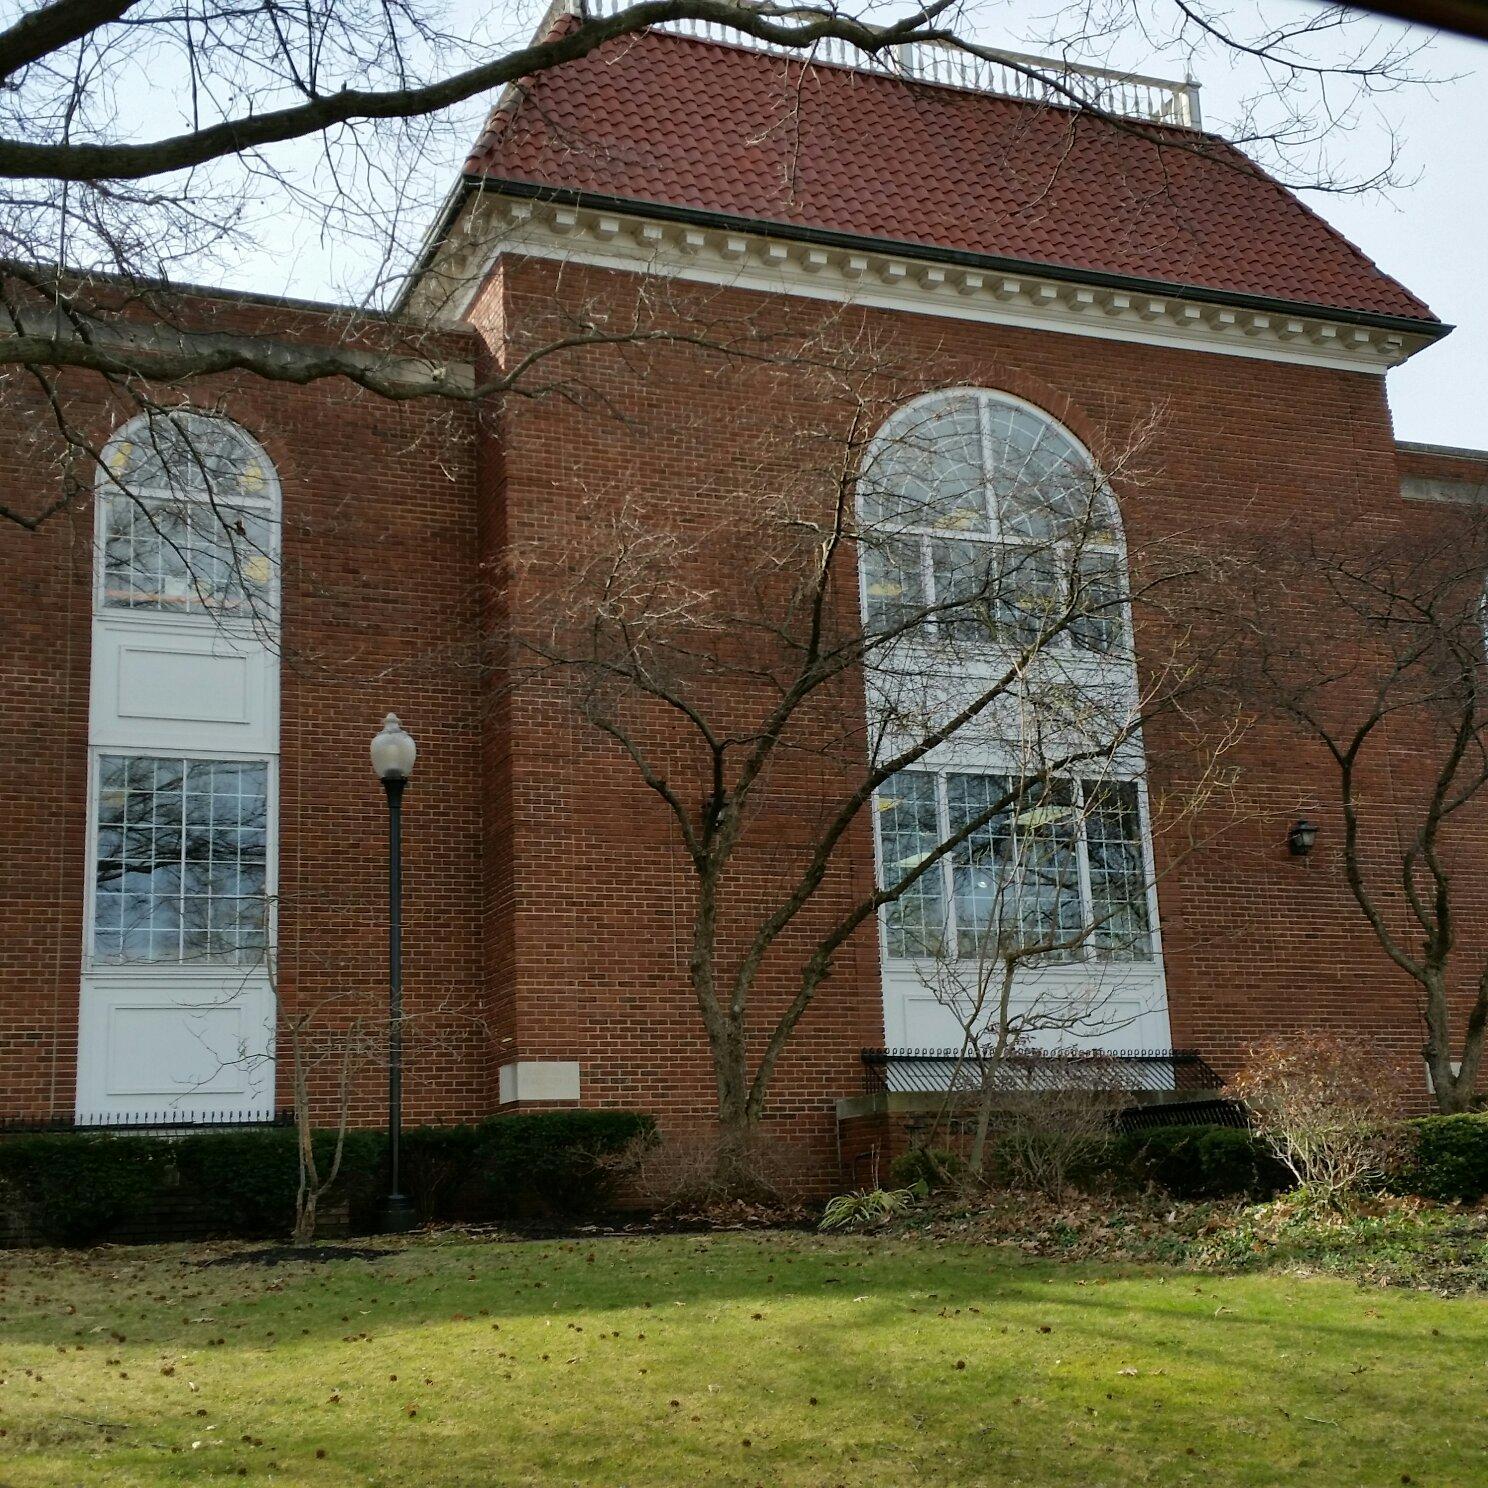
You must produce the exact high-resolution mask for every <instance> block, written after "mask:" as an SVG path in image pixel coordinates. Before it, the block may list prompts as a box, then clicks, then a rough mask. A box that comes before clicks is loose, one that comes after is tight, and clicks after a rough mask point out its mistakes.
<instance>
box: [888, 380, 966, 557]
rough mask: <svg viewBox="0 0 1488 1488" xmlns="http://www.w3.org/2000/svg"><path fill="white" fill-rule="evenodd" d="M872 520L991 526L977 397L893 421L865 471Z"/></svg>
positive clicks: (958, 528) (962, 529) (963, 528)
mask: <svg viewBox="0 0 1488 1488" xmlns="http://www.w3.org/2000/svg"><path fill="white" fill-rule="evenodd" d="M863 480H864V491H863V496H864V515H865V516H866V518H867V519H868V520H869V521H870V522H889V523H893V524H894V525H896V526H906V527H931V528H938V529H942V530H943V529H947V528H949V529H952V530H955V531H960V532H965V531H973V532H986V531H987V530H988V515H987V495H986V484H987V483H986V474H985V471H984V470H983V468H982V440H981V429H980V424H979V419H978V414H977V405H976V403H975V402H974V401H972V400H971V399H959V400H957V401H955V402H951V403H936V404H934V405H933V406H931V407H930V408H917V409H912V410H910V412H909V413H907V414H905V415H902V416H901V417H900V418H898V419H896V420H895V421H893V422H892V423H891V424H890V425H889V426H888V428H887V429H886V430H885V431H884V435H883V437H882V439H881V441H880V442H879V444H878V446H877V447H876V448H875V450H874V453H873V458H872V461H871V463H870V464H869V466H868V468H867V470H866V471H865V472H864V477H863Z"/></svg>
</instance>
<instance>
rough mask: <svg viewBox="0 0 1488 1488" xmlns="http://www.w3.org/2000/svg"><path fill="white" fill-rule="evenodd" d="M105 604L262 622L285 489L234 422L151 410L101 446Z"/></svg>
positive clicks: (270, 594) (269, 601)
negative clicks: (281, 491)
mask: <svg viewBox="0 0 1488 1488" xmlns="http://www.w3.org/2000/svg"><path fill="white" fill-rule="evenodd" d="M98 489H99V496H100V508H99V509H100V516H101V519H102V543H101V547H102V563H101V574H100V585H99V605H100V608H105V609H132V610H152V611H156V612H158V613H164V614H178V615H188V614H210V615H216V616H218V617H219V618H227V617H232V616H235V615H250V614H251V615H254V616H256V617H258V618H263V616H264V615H265V613H266V612H267V611H268V610H269V609H270V607H271V605H272V598H273V581H274V570H275V555H276V552H277V541H276V539H277V531H276V526H277V515H278V504H279V485H278V481H277V479H276V478H275V475H274V467H273V465H272V464H271V462H270V461H269V459H268V456H267V455H265V454H264V452H263V450H262V449H260V448H259V446H258V444H257V443H256V441H254V440H253V439H252V438H251V437H250V436H249V435H248V434H247V433H246V432H245V431H244V430H243V429H241V428H239V427H238V425H237V424H235V423H233V422H232V421H231V420H229V419H225V418H220V417H217V416H215V415H211V414H205V413H198V412H190V411H185V410H177V411H174V412H171V413H167V414H154V415H150V414H145V415H141V416H140V417H139V418H136V419H133V420H132V421H131V422H130V423H128V424H126V425H125V426H124V427H123V428H122V429H120V430H119V431H118V432H117V433H116V434H115V435H114V437H113V438H112V439H110V440H109V442H108V445H107V446H106V447H105V449H104V451H103V459H102V464H101V469H100V471H99V480H98Z"/></svg>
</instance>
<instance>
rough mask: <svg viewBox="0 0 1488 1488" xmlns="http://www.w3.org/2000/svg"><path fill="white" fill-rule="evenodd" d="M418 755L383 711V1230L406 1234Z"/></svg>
mask: <svg viewBox="0 0 1488 1488" xmlns="http://www.w3.org/2000/svg"><path fill="white" fill-rule="evenodd" d="M417 757H418V749H417V747H416V746H415V745H414V742H413V735H412V734H410V733H408V732H407V731H406V730H405V729H404V727H403V725H402V724H401V723H399V722H398V715H397V714H396V713H389V714H388V716H387V718H386V719H385V720H384V722H383V725H382V732H381V733H380V734H378V735H377V737H376V738H374V739H373V740H372V768H373V769H374V770H376V771H377V778H378V779H379V780H380V781H382V788H383V790H384V791H386V792H387V803H388V1196H387V1199H386V1200H385V1201H384V1203H383V1206H382V1227H383V1229H384V1230H389V1231H401V1230H411V1229H412V1228H413V1226H414V1213H413V1204H412V1203H411V1202H410V1201H409V1198H408V1195H407V1194H405V1193H404V1192H403V1190H402V1187H401V1183H400V1173H399V1165H398V1158H399V1152H398V1148H399V1143H400V1140H401V1138H402V1135H403V787H404V786H405V785H407V784H408V777H409V776H410V775H411V774H412V773H413V762H414V760H415V759H416V758H417Z"/></svg>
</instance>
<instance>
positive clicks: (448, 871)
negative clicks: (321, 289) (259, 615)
mask: <svg viewBox="0 0 1488 1488" xmlns="http://www.w3.org/2000/svg"><path fill="white" fill-rule="evenodd" d="M183 308H184V310H185V311H186V313H187V314H189V315H190V316H192V317H195V318H196V319H197V320H198V323H200V324H203V325H208V324H209V325H211V326H213V327H214V328H232V327H237V326H246V327H249V328H264V327H267V328H269V329H271V330H272V331H273V332H274V333H275V334H280V335H284V334H286V333H287V334H291V335H296V336H300V337H304V338H306V339H310V340H314V339H318V338H335V337H337V336H338V334H339V326H338V324H337V320H336V318H334V317H332V316H330V315H325V316H316V315H314V314H312V313H310V312H290V311H285V310H276V309H273V308H271V307H264V306H258V305H254V304H248V303H242V302H234V301H219V302H213V301H206V302H194V303H191V302H188V303H187V304H186V305H185V306H184V307H183ZM444 349H445V350H447V351H450V352H453V353H457V354H459V355H463V356H464V357H466V358H468V357H469V356H470V355H471V354H472V353H473V351H474V348H473V346H471V345H469V344H468V343H466V342H465V341H464V340H463V338H460V337H451V338H448V341H447V344H446V345H445V347H444ZM64 395H65V397H66V398H67V399H68V400H69V402H70V405H71V412H72V417H73V418H74V419H75V420H76V421H77V423H78V425H79V426H80V427H82V428H84V429H85V430H86V432H87V434H88V436H89V437H90V438H92V439H96V440H97V441H99V442H101V441H102V440H103V439H104V438H106V437H107V434H108V433H109V431H110V430H111V429H112V428H113V427H115V426H116V425H117V424H118V423H119V422H122V420H123V419H125V418H127V417H129V416H130V415H131V414H132V413H133V412H135V411H136V410H135V409H134V408H133V407H132V406H129V405H128V404H127V403H126V402H125V401H124V400H122V399H119V398H116V397H114V396H112V395H111V394H110V393H109V391H108V389H107V388H105V387H104V386H103V385H102V384H101V383H100V382H97V381H95V380H93V379H91V378H86V377H78V378H75V379H73V380H72V381H70V382H67V383H65V384H64ZM160 396H161V398H162V401H165V402H174V401H176V399H177V397H178V395H177V394H175V393H173V392H171V391H170V390H161V393H160ZM190 396H191V400H192V401H194V402H196V403H198V404H201V405H210V406H214V407H217V408H220V410H221V411H223V412H225V413H227V414H229V415H230V416H231V417H233V418H235V419H237V420H238V421H239V422H240V423H241V424H242V425H243V426H244V427H245V428H246V429H248V430H249V432H250V433H252V434H253V435H254V436H255V437H257V438H258V439H259V440H260V441H261V442H262V443H263V445H264V446H265V447H266V449H267V450H268V452H269V454H270V456H271V457H272V459H273V460H274V462H275V464H276V466H277V468H278V473H279V477H280V481H281V483H282V486H283V491H284V509H283V520H284V526H283V559H284V596H283V614H284V620H283V663H282V679H281V720H282V721H281V736H280V744H281V755H280V828H281V830H280V859H279V861H280V943H281V968H280V982H281V987H282V990H283V993H284V996H285V1000H286V1005H288V1006H298V1007H301V1008H306V1007H314V1008H315V1009H317V1014H316V1018H317V1025H318V1026H334V1025H335V1024H337V1023H338V1022H340V1023H344V1022H345V1021H346V1020H347V1019H348V1018H351V1017H356V1016H363V1015H365V1013H366V1012H367V1011H369V1010H371V1011H373V1012H374V1013H375V1011H376V1009H377V1008H378V1007H379V1006H380V1005H384V1004H383V999H384V996H385V994H384V991H383V989H384V988H385V986H386V967H387V949H386V888H385V863H386V837H385V831H386V828H385V821H386V812H385V807H384V804H383V799H382V792H381V790H380V788H379V787H378V784H377V782H376V779H375V777H374V776H373V774H372V772H371V765H370V762H369V760H368V756H367V746H368V742H369V741H370V739H371V736H372V735H373V734H374V733H375V732H376V731H377V729H378V728H379V727H380V725H381V720H382V716H383V714H384V713H385V712H387V711H388V710H390V709H391V710H395V711H397V712H398V713H399V714H401V715H402V717H403V719H404V721H405V722H406V723H407V725H408V727H409V728H410V729H411V730H413V731H414V733H415V734H416V736H417V738H418V742H419V750H420V755H419V768H418V773H417V777H416V779H415V780H414V782H413V783H412V784H411V785H410V787H409V789H408V792H407V796H406V802H405V854H406V856H405V883H406V890H405V893H406V898H405V915H406V929H405V964H406V968H407V969H406V997H407V1003H408V1009H409V1013H410V1017H411V1019H412V1023H413V1026H412V1028H411V1030H410V1042H411V1043H412V1044H413V1046H414V1048H415V1049H417V1048H418V1047H419V1045H420V1042H421V1040H424V1041H427V1040H429V1039H432V1040H434V1042H435V1043H436V1044H437V1048H435V1049H433V1050H430V1051H429V1052H428V1057H424V1058H414V1059H411V1060H410V1069H409V1074H408V1079H407V1089H408V1113H409V1119H411V1120H415V1121H418V1120H430V1119H435V1118H450V1117H463V1116H469V1115H473V1114H477V1113H479V1112H483V1111H485V1110H486V1109H487V1108H488V1104H489V1102H488V1097H487V1089H486V1069H487V1066H488V1064H489V1058H488V1055H487V1052H486V1044H487V1034H486V1031H485V1026H484V1017H483V1015H484V1009H483V1008H482V1006H481V995H482V984H481V975H480V967H481V950H480V926H481V877H480V874H481V863H482V844H481V827H482V812H481V783H480V749H481V697H480V690H479V686H478V683H477V681H476V678H477V677H478V675H479V674H478V669H477V668H476V666H475V665H474V662H475V659H476V654H477V649H478V646H477V643H478V637H479V623H478V622H479V603H480V594H481V585H480V572H479V568H478V550H477V512H476V485H475V480H474V470H475V442H474V432H475V431H474V421H473V419H472V417H471V416H470V415H469V413H468V412H467V411H465V410H462V409H459V408H458V407H455V408H451V407H446V406H443V405H439V404H435V403H427V402H408V403H396V402H389V401H385V400H383V399H380V398H376V397H373V396H371V395H369V394H364V393H361V392H359V391H357V390H355V389H353V388H350V387H348V386H347V385H345V384H338V383H333V382H323V383H317V384H315V385H313V386H311V387H305V388H299V387H291V386H286V385H275V384H268V383H264V382H259V381H256V380H253V379H250V378H242V379H236V378H218V379H212V380H211V381H210V382H206V383H199V384H197V385H194V386H193V387H192V388H191V392H190ZM0 420H3V424H4V430H5V433H4V454H3V455H0V486H3V493H0V501H3V502H4V503H5V504H6V505H7V506H12V507H14V508H16V509H18V510H20V511H23V512H25V511H29V510H34V509H35V507H36V506H37V505H38V504H39V503H40V502H41V501H42V500H44V499H46V498H47V497H48V496H49V495H50V494H52V493H54V492H57V491H60V490H61V479H62V476H61V468H60V467H59V465H58V464H57V460H58V455H59V451H58V447H57V443H56V440H55V437H54V435H52V433H51V424H50V420H49V417H48V413H47V410H46V408H45V406H44V405H43V404H42V402H41V400H40V399H39V398H38V397H37V396H36V395H35V394H34V392H33V391H32V389H31V386H30V384H29V383H27V382H26V381H25V380H23V379H20V378H14V377H13V378H12V379H11V381H10V383H9V384H8V385H7V386H6V388H5V390H4V394H3V399H0ZM77 468H78V469H79V471H80V473H81V478H82V480H83V482H84V483H85V485H87V484H88V483H90V482H91V478H92V473H91V471H89V470H86V469H84V468H82V467H81V466H79V467H77ZM90 534H91V513H90V510H89V503H88V502H87V500H86V499H85V498H84V499H81V500H80V501H79V503H78V505H77V506H76V508H75V509H74V510H71V511H68V512H64V513H63V514H61V515H59V516H57V517H54V518H53V519H51V520H50V521H48V522H47V523H46V524H45V525H44V526H43V527H42V528H41V529H40V530H39V531H37V532H35V533H27V532H24V531H22V530H20V529H19V528H17V527H15V526H13V525H6V526H4V527H0V545H3V559H4V569H5V573H6V577H7V583H6V585H5V590H4V601H3V603H4V607H5V619H4V634H5V636H6V646H5V648H4V654H3V657H0V698H3V703H4V709H5V714H6V717H7V720H8V722H7V737H8V738H9V739H10V740H11V741H12V742H11V749H12V763H11V768H10V769H8V770H7V772H6V778H5V780H4V783H3V785H0V795H3V809H4V815H3V829H0V830H3V841H4V848H3V851H0V1115H8V1114H26V1115H43V1114H47V1115H50V1114H70V1112H71V1110H72V1107H73V1099H74V1090H73V1080H74V1073H75V1071H74V1060H75V1050H76V1039H77V1007H78V983H79V974H80V958H81V948H82V936H83V926H82V909H83V887H84V886H83V873H84V849H85V843H84V815H85V800H86V791H87V741H88V696H87V694H88V668H89V645H90V625H91V591H90V565H89V549H90V542H91V536H90ZM280 1054H281V1058H280V1061H279V1089H278V1092H277V1098H278V1101H279V1103H280V1104H281V1105H287V1104H288V1103H289V1101H290V1098H291V1097H290V1086H289V1061H288V1057H287V1050H286V1049H285V1048H283V1047H282V1046H281V1049H280ZM329 1073H330V1072H329V1070H327V1071H325V1072H324V1074H325V1077H326V1078H324V1079H322V1080H320V1081H318V1085H319V1089H320V1093H321V1094H322V1095H323V1096H324V1098H325V1100H326V1101H327V1102H329V1100H330V1092H331V1088H332V1086H331V1083H330V1080H329ZM384 1088H385V1075H384V1074H383V1073H382V1071H381V1070H380V1069H371V1068H369V1069H368V1070H367V1071H366V1072H365V1073H364V1074H363V1076H362V1078H361V1079H360V1080H359V1081H358V1086H357V1113H358V1116H359V1118H361V1119H368V1120H370V1119H377V1118H378V1116H379V1113H380V1111H381V1110H383V1109H385V1106H384V1104H383V1102H384V1099H385V1097H384V1095H383V1090H384ZM323 1111H324V1112H325V1113H327V1114H328V1112H329V1105H327V1106H325V1107H323Z"/></svg>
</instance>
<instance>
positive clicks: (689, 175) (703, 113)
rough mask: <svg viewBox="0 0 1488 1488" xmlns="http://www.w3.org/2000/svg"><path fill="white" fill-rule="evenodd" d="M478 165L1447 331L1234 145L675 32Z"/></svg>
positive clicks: (554, 92)
mask: <svg viewBox="0 0 1488 1488" xmlns="http://www.w3.org/2000/svg"><path fill="white" fill-rule="evenodd" d="M560 24H572V22H562V23H560ZM466 172H467V175H468V176H476V177H481V178H484V179H485V180H487V181H490V182H491V183H492V184H496V183H502V182H510V183H518V184H520V185H521V186H523V187H526V188H532V187H537V188H547V189H550V190H552V191H554V192H555V193H558V192H561V193H571V194H572V193H577V194H581V195H590V196H594V197H603V198H607V199H611V200H615V201H622V202H628V203H633V204H636V206H637V209H639V208H640V207H641V206H643V205H644V204H648V203H649V204H654V205H657V206H665V207H668V208H671V209H673V210H674V211H675V210H678V209H680V210H682V211H689V210H690V211H696V212H698V213H700V214H710V215H713V216H724V217H729V218H736V219H739V220H740V221H748V222H755V223H759V224H769V225H771V226H772V227H773V228H774V229H775V230H778V231H779V232H781V233H782V234H783V235H787V236H788V235H789V234H790V231H791V230H792V229H795V230H798V231H799V230H808V231H829V232H836V233H842V234H849V235H852V236H854V237H861V238H865V239H876V240H882V241H886V242H894V243H901V244H913V245H918V246H920V247H923V248H925V249H929V250H935V249H939V250H944V251H946V252H949V253H961V254H975V255H984V256H986V257H988V258H995V259H998V260H1003V261H1012V262H1017V263H1022V264H1028V265H1037V266H1042V267H1047V268H1050V269H1060V270H1064V271H1072V272H1089V273H1092V274H1097V275H1104V276H1114V277H1119V278H1121V279H1126V280H1132V281H1140V282H1142V283H1151V284H1155V285H1161V286H1163V287H1164V288H1167V289H1172V288H1174V287H1186V288H1192V289H1195V290H1203V291H1207V292H1209V293H1210V294H1215V293H1220V294H1223V293H1230V294H1235V295H1239V296H1246V297H1251V298H1255V299H1263V300H1267V301H1274V302H1278V303H1282V304H1288V305H1297V306H1312V307H1321V308H1324V309H1330V310H1335V311H1339V312H1342V313H1344V314H1355V315H1369V316H1385V317H1392V318H1396V319H1400V320H1407V321H1416V322H1420V323H1422V329H1423V330H1426V329H1428V328H1429V327H1433V326H1437V325H1439V324H1440V323H1439V322H1438V321H1437V320H1436V317H1435V316H1434V315H1433V314H1432V313H1431V311H1430V309H1428V307H1427V306H1426V305H1425V304H1424V303H1423V302H1422V301H1421V300H1419V299H1417V298H1416V296H1415V295H1413V294H1411V293H1410V291H1409V290H1407V289H1406V288H1405V287H1404V286H1403V285H1401V284H1400V283H1398V282H1397V281H1396V280H1394V279H1392V278H1391V277H1390V276H1389V275H1388V274H1386V273H1384V272H1383V271H1382V270H1380V269H1379V268H1377V267H1376V266H1375V264H1374V263H1373V262H1371V260H1370V259H1369V258H1368V257H1367V256H1366V255H1365V254H1363V253H1362V252H1361V251H1360V250H1359V249H1358V248H1356V247H1355V246H1354V245H1353V244H1352V243H1350V242H1349V241H1348V240H1347V239H1346V238H1345V237H1343V235H1342V234H1340V233H1338V232H1336V231H1335V230H1334V229H1333V228H1332V227H1330V226H1329V225H1328V224H1327V223H1326V222H1324V221H1323V220H1322V219H1321V218H1320V217H1318V216H1317V215H1316V213H1314V212H1312V211H1310V210H1309V209H1308V208H1307V207H1306V206H1304V205H1303V204H1302V203H1301V202H1300V201H1299V200H1298V199H1297V198H1296V197H1295V196H1293V195H1292V194H1291V193H1290V192H1288V191H1286V190H1285V189H1284V188H1283V187H1281V186H1280V185H1278V184H1277V183H1276V182H1275V181H1273V180H1272V179H1271V178H1270V177H1268V176H1267V175H1265V174H1264V173H1263V172H1262V171H1261V170H1260V169H1259V168H1258V167H1256V166H1255V165H1254V164H1252V163H1251V162H1250V161H1249V160H1248V159H1247V158H1246V157H1245V156H1244V155H1243V154H1242V153H1241V152H1240V151H1239V150H1238V149H1236V148H1234V147H1233V146H1231V145H1229V144H1227V143H1226V142H1224V141H1223V140H1220V139H1217V138H1216V137H1214V136H1212V135H1206V134H1199V133H1197V132H1195V131H1189V130H1178V129H1162V130H1159V129H1157V128H1154V127H1153V126H1150V125H1143V124H1138V123H1135V122H1127V121H1118V120H1109V119H1104V118H1096V117H1093V116H1091V115H1089V114H1081V113H1079V112H1076V111H1074V110H1071V109H1068V108H1062V107H1051V106H1049V105H1047V104H1041V103H1030V102H1027V101H1023V100H1020V99H1014V98H1007V97H1002V96H998V95H995V94H991V93H985V92H975V91H971V90H969V89H964V88H957V87H949V86H944V85H940V84H925V83H918V82H907V81H905V80H903V79H901V78H898V77H894V76H892V75H888V74H885V73H882V72H871V71H866V70H858V69H855V68H850V67H844V66H840V65H831V64H820V63H804V62H802V61H801V60H800V59H798V58H793V57H784V56H779V55H774V54H771V53H768V52H764V51H757V50H752V49H747V48H745V47H740V46H731V45H726V44H723V43H719V42H713V41H704V40H700V39H695V38H692V37H687V36H680V35H674V34H668V33H664V32H660V31H647V32H642V33H640V34H638V35H636V36H633V37H628V38H624V39H622V40H619V41H616V42H613V43H611V44H609V45H607V46H605V47H602V48H600V49H598V50H597V51H595V52H593V53H590V54H589V55H588V56H586V57H584V58H582V59H580V60H578V61H575V62H570V63H566V64H565V65H564V66H562V67H559V68H556V69H554V70H553V71H551V72H547V73H544V74H541V75H539V76H538V77H536V78H534V79H531V80H530V81H529V82H527V83H526V84H524V85H522V86H521V87H520V88H518V89H516V90H514V91H513V92H512V93H511V94H510V95H509V96H508V98H507V99H506V100H504V102H503V105H502V106H501V107H500V108H498V109H497V111H496V112H495V113H494V114H493V115H492V117H491V121H490V123H489V125H488V126H487V128H486V130H485V132H484V133H483V134H482V135H481V137H480V139H479V140H478V141H477V142H476V145H475V148H474V150H473V151H472V153H471V155H470V158H469V160H468V161H467V163H466Z"/></svg>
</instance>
